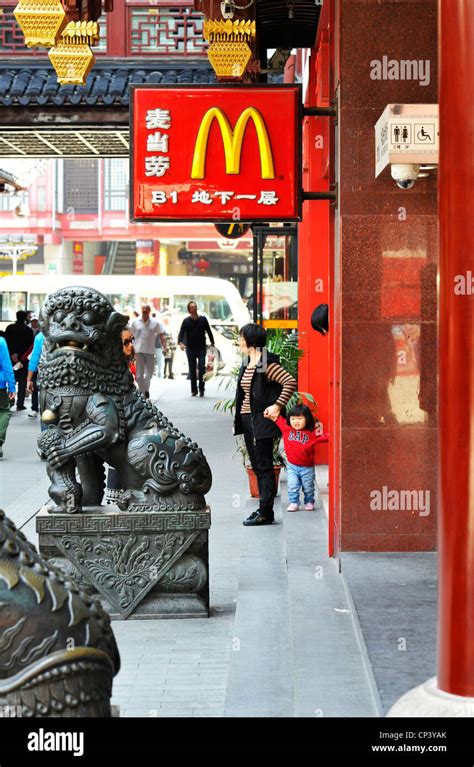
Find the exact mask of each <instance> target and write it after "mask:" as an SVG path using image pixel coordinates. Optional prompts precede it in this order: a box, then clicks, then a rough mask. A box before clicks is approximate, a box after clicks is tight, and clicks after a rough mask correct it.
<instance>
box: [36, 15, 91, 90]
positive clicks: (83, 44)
mask: <svg viewBox="0 0 474 767" xmlns="http://www.w3.org/2000/svg"><path fill="white" fill-rule="evenodd" d="M98 39H99V25H98V24H97V22H96V21H71V22H70V23H69V24H68V25H67V26H66V28H65V29H64V31H63V33H62V34H61V37H60V38H59V41H58V43H57V45H55V46H54V48H51V50H50V52H49V54H48V56H49V58H50V61H51V63H52V65H53V67H54V69H55V70H56V74H57V76H58V82H59V83H60V84H61V85H85V84H86V79H87V75H88V74H89V72H90V71H91V69H92V67H93V66H94V64H95V56H94V54H93V53H92V51H91V49H90V47H89V46H90V45H93V44H94V43H96V42H97V41H98Z"/></svg>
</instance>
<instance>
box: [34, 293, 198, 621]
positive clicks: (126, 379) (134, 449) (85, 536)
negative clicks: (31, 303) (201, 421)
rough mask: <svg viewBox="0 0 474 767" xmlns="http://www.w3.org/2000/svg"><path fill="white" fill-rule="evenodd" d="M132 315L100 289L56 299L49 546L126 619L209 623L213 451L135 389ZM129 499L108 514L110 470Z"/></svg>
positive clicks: (51, 335) (48, 392)
mask: <svg viewBox="0 0 474 767" xmlns="http://www.w3.org/2000/svg"><path fill="white" fill-rule="evenodd" d="M127 321H128V317H126V316H125V315H122V314H120V313H118V312H116V311H115V310H114V308H113V307H112V305H111V304H110V302H109V301H108V299H107V298H106V297H105V296H103V295H102V294H101V293H98V292H97V291H95V290H92V289H90V288H84V287H70V288H64V289H62V290H58V291H57V292H56V293H52V294H50V295H49V296H48V298H47V299H46V301H45V303H44V306H43V309H42V312H41V327H42V330H43V333H44V337H45V341H44V346H43V352H42V355H41V360H40V366H39V371H38V385H39V387H40V404H41V413H42V421H43V423H44V424H47V426H48V428H47V429H46V430H45V431H43V432H42V433H41V436H40V437H39V439H38V448H39V451H40V453H41V454H42V456H43V457H44V458H45V459H46V462H47V471H48V475H49V478H50V480H51V485H50V488H49V495H50V498H51V501H52V505H51V506H47V507H45V508H44V509H43V510H42V512H41V513H40V514H39V515H38V517H37V531H38V533H39V535H40V548H41V551H42V553H43V554H44V555H45V556H49V557H54V559H55V560H56V563H57V565H58V566H60V567H62V568H63V569H65V570H66V571H68V572H69V571H70V572H71V573H73V575H74V577H75V578H78V579H79V580H80V581H81V583H82V584H83V585H88V587H89V588H90V589H91V590H92V591H93V592H98V593H99V594H100V596H101V599H102V601H103V604H104V606H106V608H107V609H108V610H109V611H110V612H111V614H112V616H114V617H119V618H128V617H135V618H143V617H149V618H157V617H165V616H166V617H193V616H196V617H197V616H200V617H202V616H203V615H208V610H209V593H208V583H209V577H208V530H209V527H210V512H209V508H208V507H207V506H206V501H205V493H207V492H208V491H209V489H210V487H211V483H212V475H211V470H210V468H209V465H208V463H207V461H206V459H205V457H204V455H203V452H202V450H201V449H200V448H199V447H198V445H197V444H196V443H195V442H193V441H192V440H191V439H190V438H189V437H186V436H185V435H184V434H183V433H182V432H180V431H179V430H178V429H176V428H175V427H174V426H173V424H172V423H171V422H170V421H169V420H168V419H167V418H166V417H165V416H164V415H163V413H161V412H160V411H159V410H157V408H156V407H154V405H152V404H151V402H150V400H146V399H144V397H142V396H141V395H140V394H139V393H138V392H137V390H136V388H135V385H134V381H133V378H132V375H131V373H130V371H129V369H128V365H127V361H126V359H125V356H124V354H123V350H122V342H121V332H122V329H123V328H124V327H125V326H126V324H127ZM106 464H107V465H108V466H110V467H112V468H113V469H115V472H116V475H117V477H118V482H119V486H120V488H121V490H120V491H119V492H118V493H116V505H115V506H107V505H104V506H102V505H101V504H102V501H103V497H104V485H105V465H106Z"/></svg>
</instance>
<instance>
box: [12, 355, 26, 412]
mask: <svg viewBox="0 0 474 767" xmlns="http://www.w3.org/2000/svg"><path fill="white" fill-rule="evenodd" d="M27 377H28V363H26V365H25V364H23V367H22V368H20V370H15V379H16V382H17V384H18V392H17V397H16V406H17V407H23V405H24V404H25V394H26V379H27Z"/></svg>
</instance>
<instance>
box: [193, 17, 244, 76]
mask: <svg viewBox="0 0 474 767" xmlns="http://www.w3.org/2000/svg"><path fill="white" fill-rule="evenodd" d="M251 37H255V21H250V20H245V19H242V20H240V21H231V20H230V19H227V20H226V21H215V20H209V21H205V22H204V39H205V40H209V42H210V46H209V50H208V52H207V55H208V58H209V61H210V62H211V65H212V68H213V69H214V71H215V73H216V75H217V77H220V78H222V77H224V78H229V79H232V78H241V77H242V75H243V74H244V73H245V70H246V69H247V66H248V64H249V62H250V59H251V58H252V51H251V50H250V48H249V46H248V44H247V42H248V41H249V40H250V38H251Z"/></svg>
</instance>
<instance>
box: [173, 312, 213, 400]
mask: <svg viewBox="0 0 474 767" xmlns="http://www.w3.org/2000/svg"><path fill="white" fill-rule="evenodd" d="M188 312H189V317H186V319H184V320H183V322H182V324H181V328H180V331H179V335H178V344H179V346H180V348H181V349H183V351H184V350H186V356H187V358H188V367H189V376H190V381H191V396H193V397H197V393H198V384H197V380H196V366H197V368H198V378H199V396H200V397H204V372H205V367H206V333H207V335H208V337H209V341H210V342H211V345H212V346H214V336H213V335H212V330H211V327H210V325H209V321H208V319H207V317H204V316H202V315H201V316H200V315H199V314H198V309H197V304H196V302H195V301H190V302H189V303H188Z"/></svg>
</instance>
